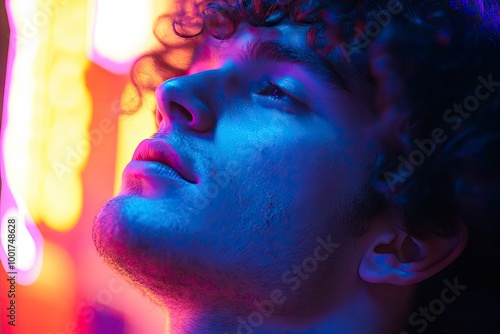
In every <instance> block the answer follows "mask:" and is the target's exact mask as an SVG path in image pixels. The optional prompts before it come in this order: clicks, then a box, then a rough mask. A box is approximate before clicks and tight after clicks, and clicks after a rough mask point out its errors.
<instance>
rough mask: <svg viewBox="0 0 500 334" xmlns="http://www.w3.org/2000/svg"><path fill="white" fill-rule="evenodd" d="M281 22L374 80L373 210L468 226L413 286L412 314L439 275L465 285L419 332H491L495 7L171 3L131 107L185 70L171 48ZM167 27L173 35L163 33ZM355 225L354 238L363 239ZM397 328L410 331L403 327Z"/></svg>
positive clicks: (415, 221)
mask: <svg viewBox="0 0 500 334" xmlns="http://www.w3.org/2000/svg"><path fill="white" fill-rule="evenodd" d="M390 6H393V7H394V6H395V7H394V8H395V9H394V12H397V13H398V14H394V15H392V16H391V15H390V13H389V12H388V11H387V10H385V9H387V8H389V7H390ZM388 13H389V16H388V15H387V14H388ZM384 15H385V17H384ZM285 18H288V19H290V20H291V22H292V23H294V24H299V25H308V26H309V27H310V28H309V33H308V39H307V43H308V45H309V46H310V47H311V48H313V49H314V50H315V51H316V52H317V53H318V54H320V55H321V56H322V57H326V58H327V59H332V61H341V62H350V63H351V64H352V66H357V67H358V68H360V69H363V71H365V73H366V78H367V80H369V82H371V83H372V84H373V87H374V91H375V92H376V94H375V101H374V102H375V105H376V108H377V112H378V114H379V115H380V117H381V118H382V122H381V124H383V126H382V127H380V128H379V129H377V131H379V132H380V134H383V144H384V147H383V149H382V152H380V154H379V156H378V159H377V162H376V165H375V166H374V170H373V180H372V181H373V182H372V188H373V189H374V192H375V194H376V197H377V199H378V200H377V203H379V204H378V205H377V208H378V209H380V208H382V207H393V208H396V210H397V211H398V212H399V214H400V215H401V216H402V217H403V218H404V222H405V229H406V230H407V231H408V232H409V233H410V234H412V235H425V234H427V233H437V234H439V235H444V236H446V235H450V234H452V233H453V232H454V230H455V229H456V227H457V223H458V222H460V221H461V222H464V223H465V224H466V226H467V228H468V230H469V242H468V245H467V247H466V249H465V251H464V253H463V254H462V255H461V256H460V257H459V258H458V259H457V261H455V262H454V263H453V264H452V265H451V266H449V267H448V268H446V269H445V270H444V271H442V272H441V273H439V274H438V275H435V276H434V277H432V278H431V279H429V280H427V281H425V282H423V283H421V284H420V286H419V289H418V291H417V296H416V298H415V301H414V305H415V310H416V309H418V307H419V306H425V305H429V301H430V300H432V299H435V298H437V297H439V295H440V291H441V290H442V289H443V288H444V286H443V281H444V280H445V279H448V280H450V281H452V280H453V279H454V278H458V279H459V281H460V282H461V283H462V284H465V285H466V286H467V290H466V291H465V292H464V293H463V295H462V296H460V298H457V301H456V302H454V303H453V304H450V305H448V306H447V307H446V310H445V311H444V313H443V314H442V315H440V316H439V317H437V319H436V320H435V321H433V322H432V323H429V328H427V329H426V332H427V333H434V332H435V333H500V303H499V301H500V299H499V297H500V293H499V287H498V285H499V284H498V283H499V282H500V281H499V280H498V278H497V274H498V273H500V89H499V88H500V87H499V86H498V83H499V82H500V24H499V22H500V6H499V4H498V3H497V2H495V1H494V0H485V1H480V0H457V1H429V0H399V1H395V0H387V1H354V0H353V1H322V0H220V1H212V2H207V1H200V2H194V3H193V2H190V3H189V4H186V3H184V4H179V6H178V8H177V10H176V12H175V13H172V14H165V15H163V16H161V17H160V18H159V19H158V21H157V23H156V26H155V33H156V36H157V38H158V40H159V41H160V43H161V48H160V49H158V50H155V51H153V52H150V53H147V54H145V55H144V56H142V57H141V58H139V59H138V60H137V62H136V63H135V65H134V67H133V70H132V83H133V85H134V87H135V89H136V93H137V97H138V98H137V99H136V100H135V102H136V103H135V104H133V105H131V107H132V109H137V108H138V107H140V103H141V101H142V99H143V98H144V96H145V95H146V94H150V93H152V92H153V91H154V89H155V88H156V87H157V86H158V85H159V84H160V83H161V82H162V81H164V80H166V79H168V78H171V77H173V76H178V75H182V74H184V73H185V71H186V69H187V67H188V65H189V59H188V60H185V61H183V62H182V61H181V62H179V59H173V58H172V57H173V56H174V57H175V52H177V51H178V50H183V51H186V50H193V49H194V47H195V46H196V45H197V43H198V42H199V41H200V40H202V38H198V37H200V36H203V35H206V34H211V35H212V36H213V37H215V38H218V39H227V38H230V37H231V36H232V34H233V33H234V32H235V31H236V29H237V27H238V25H239V24H240V23H241V22H248V23H249V24H251V25H254V26H273V25H277V24H279V23H280V22H281V21H282V20H284V19H285ZM384 20H385V21H384ZM388 21H390V23H387V22H388ZM385 23H387V24H385ZM377 24H378V26H377ZM373 28H375V30H373V31H370V29H373ZM377 29H378V30H377ZM171 31H173V32H174V33H175V35H176V38H172V34H170V35H168V34H169V32H171ZM174 37H175V36H174ZM363 39H364V40H363ZM188 54H189V52H188ZM188 58H189V57H188ZM179 63H181V65H178V64H179ZM487 82H490V84H489V86H488V84H486V83H487ZM479 85H482V86H483V89H484V91H485V92H487V93H488V94H486V95H488V96H487V98H485V97H484V96H485V95H484V94H483V95H482V98H478V96H477V94H478V87H479ZM457 108H458V109H457ZM453 110H455V111H456V112H455V113H453ZM458 111H460V112H458ZM437 138H439V140H437ZM431 139H433V141H430V140H431ZM365 228H366V226H365V227H361V228H358V229H357V230H356V233H357V234H358V235H362V233H363V231H364V230H365ZM406 330H407V331H408V332H412V331H413V332H416V331H415V328H412V326H410V325H408V328H407V329H406ZM419 332H421V331H419Z"/></svg>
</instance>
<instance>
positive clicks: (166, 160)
mask: <svg viewBox="0 0 500 334" xmlns="http://www.w3.org/2000/svg"><path fill="white" fill-rule="evenodd" d="M134 160H136V161H156V162H159V163H161V164H163V165H166V166H168V167H170V168H172V169H173V170H175V171H176V172H177V173H178V174H179V175H180V176H181V177H182V178H183V179H184V180H186V181H188V182H190V183H196V176H195V175H194V173H193V172H192V171H191V170H190V169H188V167H187V166H186V164H185V162H184V161H183V160H184V159H183V157H182V156H181V155H180V154H179V153H177V152H176V151H175V150H174V149H173V147H172V146H171V145H170V144H169V143H168V142H167V141H165V140H162V139H145V140H143V141H142V142H141V143H140V144H139V146H137V148H136V150H135V152H134V155H133V156H132V161H134Z"/></svg>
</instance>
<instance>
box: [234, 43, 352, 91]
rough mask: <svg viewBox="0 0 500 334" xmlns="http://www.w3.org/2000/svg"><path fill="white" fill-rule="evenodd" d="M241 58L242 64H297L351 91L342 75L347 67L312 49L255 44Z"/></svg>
mask: <svg viewBox="0 0 500 334" xmlns="http://www.w3.org/2000/svg"><path fill="white" fill-rule="evenodd" d="M239 57H240V59H241V61H242V62H258V61H269V62H276V63H287V62H288V63H297V64H299V65H302V66H305V67H306V68H307V69H308V70H310V71H312V72H313V73H314V74H316V75H318V76H320V77H321V78H322V79H323V80H325V81H326V82H329V83H332V84H334V85H336V86H340V87H341V88H342V89H344V90H346V91H349V92H350V91H351V90H350V89H349V86H348V84H347V80H346V79H345V78H344V77H343V75H342V74H341V73H340V71H341V69H344V68H345V66H343V65H340V64H335V63H334V62H333V61H329V60H328V59H326V58H323V57H321V56H320V55H318V54H317V53H316V52H314V51H313V50H312V49H311V50H310V51H309V50H303V49H298V48H294V47H290V46H285V45H283V44H280V43H278V42H274V41H264V42H254V43H251V44H247V45H246V47H245V48H244V50H243V51H242V52H240V54H239Z"/></svg>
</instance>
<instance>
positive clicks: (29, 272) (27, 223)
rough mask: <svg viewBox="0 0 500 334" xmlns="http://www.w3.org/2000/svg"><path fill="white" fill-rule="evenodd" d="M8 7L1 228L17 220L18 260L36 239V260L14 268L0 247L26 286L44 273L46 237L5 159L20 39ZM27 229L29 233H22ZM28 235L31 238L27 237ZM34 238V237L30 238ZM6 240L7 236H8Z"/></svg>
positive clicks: (0, 164) (0, 255)
mask: <svg viewBox="0 0 500 334" xmlns="http://www.w3.org/2000/svg"><path fill="white" fill-rule="evenodd" d="M6 9H7V16H8V19H9V22H10V27H11V38H10V45H9V54H8V59H7V73H6V80H5V95H4V106H3V114H2V124H1V129H2V132H1V134H0V138H1V141H0V143H1V145H0V175H1V178H2V189H1V197H0V219H1V221H0V228H1V231H2V235H3V234H4V233H7V226H6V225H7V221H8V219H9V218H15V219H16V231H17V232H18V233H17V240H16V241H17V244H16V245H15V246H16V261H18V260H19V255H20V249H22V248H23V245H22V242H23V240H24V241H25V242H26V241H27V242H30V243H31V242H34V244H35V259H34V262H33V264H32V266H31V268H27V269H24V268H18V267H17V263H16V266H15V267H14V269H11V268H9V265H8V256H7V254H6V253H5V249H6V248H7V245H6V244H3V242H4V240H3V238H2V240H1V241H0V242H1V243H2V247H0V259H1V261H2V265H3V267H4V269H5V271H6V272H16V275H15V276H16V281H17V283H19V284H22V285H29V284H32V283H33V282H34V281H35V280H36V279H37V278H38V275H39V274H40V271H41V268H42V255H43V254H42V253H43V236H42V235H41V233H40V231H39V230H38V228H37V226H36V224H35V223H34V222H33V219H32V218H31V217H30V215H29V213H28V210H27V208H26V205H25V203H24V201H23V199H22V198H21V196H20V195H19V194H18V193H17V192H16V190H15V189H13V188H12V187H11V185H10V184H9V179H8V178H7V172H6V170H5V162H4V152H5V148H4V145H5V143H6V140H5V133H6V129H7V127H8V122H9V113H10V110H9V108H8V106H9V96H10V94H9V93H10V87H11V82H12V69H13V67H14V59H15V56H16V39H15V36H17V31H16V27H15V25H14V24H13V23H14V18H13V14H12V11H11V1H10V0H8V1H6ZM23 231H27V232H28V233H21V234H20V233H19V232H23ZM26 238H28V239H26ZM29 238H31V239H32V240H30V239H29ZM5 239H6V238H5ZM18 248H19V249H18Z"/></svg>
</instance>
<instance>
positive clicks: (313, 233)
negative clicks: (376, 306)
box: [94, 24, 375, 312]
mask: <svg viewBox="0 0 500 334" xmlns="http://www.w3.org/2000/svg"><path fill="white" fill-rule="evenodd" d="M306 32H307V27H293V26H290V25H287V24H282V25H280V26H278V27H273V28H254V27H249V26H247V25H245V24H243V25H241V26H240V28H239V29H238V31H237V33H236V34H235V35H234V36H233V37H232V38H231V39H229V40H226V41H222V42H221V41H217V40H215V39H213V38H209V39H208V40H206V41H205V42H204V43H203V45H201V46H200V47H199V50H198V52H197V53H196V57H195V60H194V63H193V65H192V66H191V69H190V71H189V75H187V76H183V77H178V78H175V79H172V80H169V81H167V82H165V83H163V84H162V85H161V86H160V87H159V88H158V90H157V100H158V112H157V119H158V123H159V124H158V125H159V131H158V133H157V134H156V135H155V136H154V137H153V139H150V140H148V141H146V142H145V143H143V144H141V145H140V146H139V148H138V149H137V151H136V154H135V155H134V159H138V160H136V161H132V162H131V163H130V164H129V165H128V166H127V168H126V170H125V172H124V174H123V187H122V189H121V192H120V194H119V195H118V196H117V197H115V198H113V199H111V200H110V201H109V202H108V203H107V204H106V205H105V206H104V208H103V209H102V211H101V212H100V213H99V215H98V216H97V218H96V223H95V229H94V237H95V241H96V245H97V247H98V249H99V250H100V251H101V252H102V253H103V254H104V256H105V257H106V258H107V259H108V260H109V262H110V263H111V264H112V265H113V266H115V267H116V268H117V269H119V270H121V271H122V272H123V273H125V274H126V275H127V276H129V277H130V278H131V279H133V280H134V281H136V282H139V283H140V285H141V286H142V288H143V289H145V290H147V291H148V292H150V293H151V294H153V295H154V297H155V298H156V299H158V300H159V301H160V302H162V303H165V304H166V305H167V306H174V305H177V306H179V305H180V306H186V307H188V305H193V306H195V305H204V307H207V306H208V305H226V306H227V305H232V306H233V307H235V308H246V307H248V308H251V307H253V306H252V303H253V301H254V300H264V299H269V297H270V294H271V292H272V291H273V290H274V289H280V290H281V291H282V292H283V296H284V297H285V298H286V302H285V303H284V304H283V305H282V307H283V310H288V311H289V312H293V310H294V308H295V307H298V308H300V307H301V302H303V301H304V300H306V299H308V303H309V305H310V306H309V307H311V308H312V307H314V303H316V302H317V303H320V301H321V298H320V297H324V296H325V291H326V289H327V287H326V285H333V284H334V282H335V280H336V279H341V277H342V276H343V275H346V274H347V273H346V272H345V271H346V270H349V269H352V270H355V269H353V268H351V267H349V266H350V265H351V264H353V265H354V263H353V261H355V259H353V258H352V257H349V255H348V254H352V247H354V246H353V245H355V239H354V238H351V237H350V234H349V233H348V232H347V228H346V226H347V224H355V223H356V222H357V217H358V216H359V214H358V213H359V212H356V210H357V209H358V208H359V205H357V204H359V203H360V202H362V201H363V200H364V197H365V195H366V193H365V192H366V190H365V188H366V184H367V179H368V177H369V172H370V167H371V166H372V164H373V162H374V157H375V150H374V142H373V141H372V140H370V138H369V136H368V134H367V133H368V132H367V131H365V130H366V128H367V125H368V124H369V123H370V121H371V117H372V116H370V115H371V106H370V95H369V94H370V91H369V88H368V85H367V84H366V83H364V81H363V80H362V79H360V78H358V77H357V76H356V75H355V74H349V73H347V71H343V70H339V71H340V72H343V77H342V78H336V79H332V80H327V78H326V77H327V76H329V75H330V74H329V73H327V72H325V71H326V69H323V68H321V67H318V65H317V64H319V63H318V59H319V58H318V59H317V58H316V57H317V56H316V55H315V53H314V51H313V50H311V49H309V48H308V47H307V45H306ZM270 42H272V43H279V44H282V45H284V46H285V47H287V48H290V49H293V50H294V52H292V54H291V55H283V54H282V53H281V52H280V50H279V48H278V49H276V48H274V46H275V44H272V43H270ZM258 45H260V46H258ZM252 47H253V51H254V52H253V53H256V55H255V54H253V55H252V54H251V53H252ZM249 53H250V54H249ZM297 55H299V56H298V57H297ZM300 55H302V56H306V57H302V58H304V59H305V62H306V63H301V61H300V59H299V58H301V56H300ZM288 58H292V59H288ZM304 59H303V60H304ZM315 63H316V65H314V64H315ZM311 64H312V66H311ZM346 73H347V74H346ZM342 82H344V84H345V85H346V86H343V84H342ZM346 87H349V89H350V91H348V90H346ZM148 160H149V161H148ZM151 160H160V161H163V162H164V163H167V164H168V165H170V166H171V167H173V168H174V169H176V170H177V172H178V174H180V175H181V176H182V177H183V178H179V177H178V176H177V175H175V176H171V175H173V174H172V173H171V172H170V170H169V169H168V168H166V167H165V166H164V165H161V164H159V163H157V162H153V161H151ZM318 238H320V239H321V240H323V241H324V242H326V243H328V242H334V243H336V244H340V246H338V245H337V246H338V247H337V249H336V250H335V252H333V253H331V252H329V251H328V249H326V248H324V247H322V248H320V249H317V248H318V245H321V243H319V242H318ZM311 257H312V258H315V259H316V262H317V264H318V265H317V266H314V261H312V262H311V261H309V262H311V263H309V265H308V267H307V268H308V269H307V275H306V274H304V272H300V273H299V272H298V271H297V270H299V269H297V266H299V267H300V266H302V264H303V263H306V262H307V261H305V260H307V259H308V258H311ZM304 261H305V262H304ZM306 264H307V263H306ZM339 268H343V269H342V271H341V270H340V269H339ZM306 276H307V277H306ZM302 306H303V305H302Z"/></svg>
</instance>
